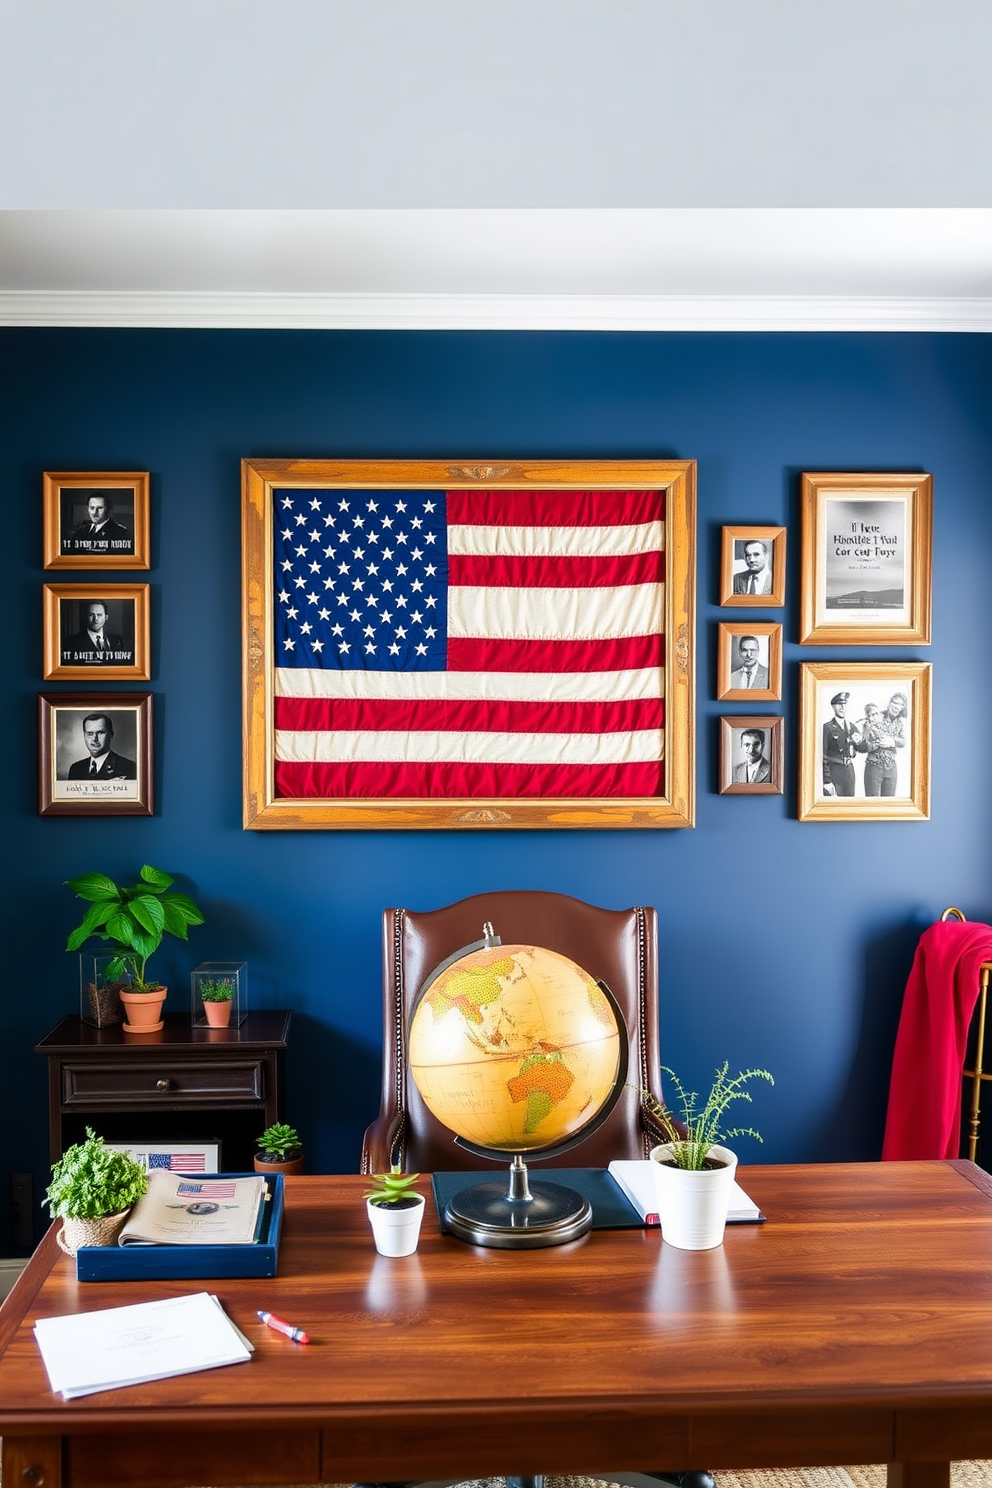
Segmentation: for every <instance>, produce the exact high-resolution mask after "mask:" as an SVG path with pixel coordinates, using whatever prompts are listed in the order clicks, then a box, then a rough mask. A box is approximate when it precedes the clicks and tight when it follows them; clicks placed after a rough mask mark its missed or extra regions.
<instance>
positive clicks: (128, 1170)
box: [42, 1126, 148, 1219]
mask: <svg viewBox="0 0 992 1488" xmlns="http://www.w3.org/2000/svg"><path fill="white" fill-rule="evenodd" d="M147 1187H148V1176H147V1174H146V1173H145V1170H144V1168H143V1167H142V1166H141V1164H140V1163H139V1162H135V1160H134V1158H132V1157H128V1155H127V1153H126V1152H112V1151H111V1150H110V1148H109V1147H107V1146H105V1145H104V1140H103V1138H102V1137H98V1136H97V1135H96V1134H95V1132H94V1131H93V1129H92V1127H89V1126H88V1127H87V1128H86V1141H85V1142H77V1143H76V1145H75V1147H70V1148H69V1150H68V1152H66V1153H65V1154H64V1155H63V1156H62V1157H60V1158H59V1160H58V1162H57V1163H56V1164H55V1166H54V1167H53V1168H52V1181H51V1184H50V1185H49V1187H48V1190H47V1192H46V1195H45V1197H44V1199H43V1200H42V1203H43V1204H47V1205H48V1207H49V1209H50V1210H51V1212H52V1215H53V1216H55V1217H58V1218H60V1219H100V1218H102V1216H103V1215H105V1214H119V1213H120V1211H121V1210H122V1209H130V1207H131V1205H132V1204H134V1203H136V1202H137V1201H138V1199H140V1198H141V1195H142V1194H143V1193H144V1192H145V1190H146V1188H147Z"/></svg>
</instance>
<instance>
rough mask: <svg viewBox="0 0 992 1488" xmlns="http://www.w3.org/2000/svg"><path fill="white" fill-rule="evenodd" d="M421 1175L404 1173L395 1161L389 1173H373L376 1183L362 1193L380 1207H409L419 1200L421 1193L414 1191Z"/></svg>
mask: <svg viewBox="0 0 992 1488" xmlns="http://www.w3.org/2000/svg"><path fill="white" fill-rule="evenodd" d="M419 1177H420V1174H419V1173H404V1172H403V1171H402V1169H401V1168H400V1166H399V1164H398V1163H394V1164H393V1166H392V1167H391V1168H390V1170H389V1172H388V1173H373V1174H372V1181H373V1183H374V1184H375V1185H376V1187H375V1188H370V1189H369V1190H368V1192H367V1193H364V1194H363V1195H362V1198H363V1199H368V1200H369V1201H370V1202H371V1203H373V1204H376V1205H377V1206H378V1207H379V1208H386V1207H390V1206H397V1207H400V1208H403V1209H408V1208H409V1207H410V1205H411V1204H416V1203H418V1202H419V1200H420V1198H421V1195H420V1194H417V1193H415V1192H413V1185H414V1184H415V1183H416V1181H417V1179H418V1178H419Z"/></svg>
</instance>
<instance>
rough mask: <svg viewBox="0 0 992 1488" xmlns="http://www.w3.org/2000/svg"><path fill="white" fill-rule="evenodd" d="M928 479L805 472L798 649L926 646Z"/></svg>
mask: <svg viewBox="0 0 992 1488" xmlns="http://www.w3.org/2000/svg"><path fill="white" fill-rule="evenodd" d="M932 508H933V478H932V477H931V476H929V475H902V474H893V475H847V474H843V473H822V472H821V473H813V474H804V475H803V478H802V586H801V587H802V594H801V608H800V626H799V640H800V642H801V644H802V645H804V646H808V645H830V644H832V645H847V646H885V645H897V646H898V645H927V644H929V641H930V580H931V524H932Z"/></svg>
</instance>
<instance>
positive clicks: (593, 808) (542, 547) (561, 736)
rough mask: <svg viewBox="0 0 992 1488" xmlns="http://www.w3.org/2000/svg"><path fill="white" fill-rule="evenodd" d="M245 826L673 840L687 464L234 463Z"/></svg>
mask: <svg viewBox="0 0 992 1488" xmlns="http://www.w3.org/2000/svg"><path fill="white" fill-rule="evenodd" d="M242 493H243V501H242V532H243V626H244V656H245V671H244V729H243V737H244V824H245V826H246V827H249V828H252V829H260V830H269V829H280V828H282V829H294V830H295V829H299V828H301V827H302V828H348V827H352V828H354V827H361V828H366V829H367V828H370V827H382V828H389V829H394V830H395V829H396V828H406V827H418V828H423V827H439V828H440V827H451V828H474V829H478V830H483V831H489V830H492V829H499V828H503V827H507V828H509V827H579V828H581V827H672V826H691V825H692V823H693V819H694V765H693V692H694V648H693V635H694V612H695V464H694V462H693V461H691V460H658V461H653V460H644V461H625V460H594V461H589V460H575V461H572V460H554V461H551V460H546V461H540V460H537V461H531V460H502V461H498V462H497V461H493V462H487V463H475V462H463V461H459V460H394V461H366V460H335V461H322V460H245V461H243V462H242Z"/></svg>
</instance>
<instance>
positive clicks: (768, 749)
mask: <svg viewBox="0 0 992 1488" xmlns="http://www.w3.org/2000/svg"><path fill="white" fill-rule="evenodd" d="M784 736H785V721H784V719H782V718H779V717H776V716H775V715H774V714H771V715H769V716H768V717H764V716H762V717H757V716H754V717H752V716H744V715H743V714H742V715H741V716H739V717H736V718H734V717H729V716H728V715H726V714H725V715H724V716H723V717H722V718H721V719H720V794H721V796H780V795H781V794H782V789H783V785H782V782H783V778H784V770H783V760H784V757H785V748H784V743H783V740H784ZM751 741H753V745H754V752H753V753H752V752H751V751H750V750H749V749H748V747H747V745H748V744H749V742H751ZM752 770H753V771H754V772H755V775H754V778H753V779H749V778H748V777H749V774H750V772H751V771H752Z"/></svg>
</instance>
